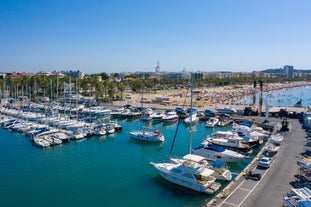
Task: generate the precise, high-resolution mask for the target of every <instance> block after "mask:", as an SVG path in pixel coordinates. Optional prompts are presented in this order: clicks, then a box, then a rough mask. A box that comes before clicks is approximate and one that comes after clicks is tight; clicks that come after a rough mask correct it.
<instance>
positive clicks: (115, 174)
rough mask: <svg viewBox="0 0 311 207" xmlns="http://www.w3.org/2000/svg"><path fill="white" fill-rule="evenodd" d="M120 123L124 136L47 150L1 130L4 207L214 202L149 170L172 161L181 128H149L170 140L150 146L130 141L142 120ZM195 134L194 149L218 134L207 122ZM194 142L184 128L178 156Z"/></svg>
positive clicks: (0, 203) (0, 188)
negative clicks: (213, 134) (132, 133)
mask: <svg viewBox="0 0 311 207" xmlns="http://www.w3.org/2000/svg"><path fill="white" fill-rule="evenodd" d="M118 121H119V123H120V124H121V125H122V126H123V130H122V131H121V132H116V133H115V134H114V135H105V136H102V137H95V136H94V137H91V138H88V139H84V140H81V141H71V142H69V143H64V144H62V145H60V146H55V147H49V148H45V149H42V148H39V147H36V146H35V145H33V144H32V142H31V141H30V139H29V138H28V137H26V136H25V135H23V134H19V133H14V132H11V131H8V130H5V129H3V128H1V127H0V166H1V170H0V206H45V207H49V206H53V207H54V206H75V207H78V206H90V207H91V206H202V205H204V204H205V203H206V202H207V201H208V200H209V199H211V197H212V196H210V195H206V194H202V193H198V192H195V191H192V190H189V189H186V188H183V187H180V186H178V185H175V184H172V183H170V182H168V181H166V180H164V179H163V178H162V177H161V176H159V175H158V174H157V171H156V169H155V168H154V167H153V166H152V165H151V164H150V162H167V161H168V154H169V151H170V148H171V145H172V141H173V138H174V134H175V132H176V128H177V123H174V124H171V125H164V124H163V123H159V124H148V125H149V127H153V128H156V129H160V130H162V132H163V134H164V136H165V138H166V140H165V142H163V143H148V142H142V141H136V140H133V139H130V138H129V134H128V132H129V131H131V130H137V129H141V127H142V123H141V122H140V121H139V120H133V119H130V120H118ZM219 129H222V130H227V129H230V127H229V128H219ZM191 131H192V137H193V139H192V144H193V146H197V145H199V144H200V143H201V142H202V140H203V138H204V135H207V134H211V133H212V132H213V131H212V129H209V128H206V127H205V124H204V122H201V123H199V124H197V125H195V126H193V127H192V130H191ZM189 137H190V127H189V126H186V125H185V124H184V123H183V122H181V123H180V126H179V127H178V133H177V136H176V141H175V146H174V149H173V152H172V155H173V156H183V155H185V154H187V153H189V146H190V142H189V140H190V139H189ZM245 165H246V163H239V164H237V165H236V166H235V167H234V168H235V170H236V171H239V170H241V169H242V168H243V167H244V166H245ZM224 184H226V183H224Z"/></svg>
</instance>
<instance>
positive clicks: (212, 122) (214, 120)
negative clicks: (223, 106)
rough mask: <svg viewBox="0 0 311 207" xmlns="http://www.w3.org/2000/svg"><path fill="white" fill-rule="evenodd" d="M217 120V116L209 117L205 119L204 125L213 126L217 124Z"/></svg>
mask: <svg viewBox="0 0 311 207" xmlns="http://www.w3.org/2000/svg"><path fill="white" fill-rule="evenodd" d="M218 122H219V119H218V118H216V117H210V118H209V119H208V120H207V121H206V123H205V126H206V127H215V126H217V124H218Z"/></svg>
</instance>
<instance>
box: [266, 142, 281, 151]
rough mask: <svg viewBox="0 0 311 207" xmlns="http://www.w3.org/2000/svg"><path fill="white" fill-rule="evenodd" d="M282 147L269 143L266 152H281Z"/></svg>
mask: <svg viewBox="0 0 311 207" xmlns="http://www.w3.org/2000/svg"><path fill="white" fill-rule="evenodd" d="M279 149H280V147H279V146H277V145H275V144H273V143H268V144H267V146H266V147H265V152H273V153H276V152H277V151H279Z"/></svg>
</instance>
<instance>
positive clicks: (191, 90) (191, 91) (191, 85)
mask: <svg viewBox="0 0 311 207" xmlns="http://www.w3.org/2000/svg"><path fill="white" fill-rule="evenodd" d="M192 94H193V77H192V73H191V74H190V139H189V141H190V144H189V147H190V149H189V150H190V152H189V153H190V154H191V152H192V111H193V110H192Z"/></svg>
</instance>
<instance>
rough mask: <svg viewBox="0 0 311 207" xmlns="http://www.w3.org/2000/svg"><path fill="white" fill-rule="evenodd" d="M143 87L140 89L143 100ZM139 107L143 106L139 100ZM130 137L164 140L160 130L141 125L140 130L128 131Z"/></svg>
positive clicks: (149, 140)
mask: <svg viewBox="0 0 311 207" xmlns="http://www.w3.org/2000/svg"><path fill="white" fill-rule="evenodd" d="M143 94H144V93H143V89H142V100H143ZM141 107H142V108H143V102H141ZM129 134H130V138H133V139H137V140H141V141H148V142H163V141H164V140H165V138H164V135H163V134H162V131H161V130H157V129H148V128H145V127H143V128H142V130H134V131H130V132H129Z"/></svg>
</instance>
